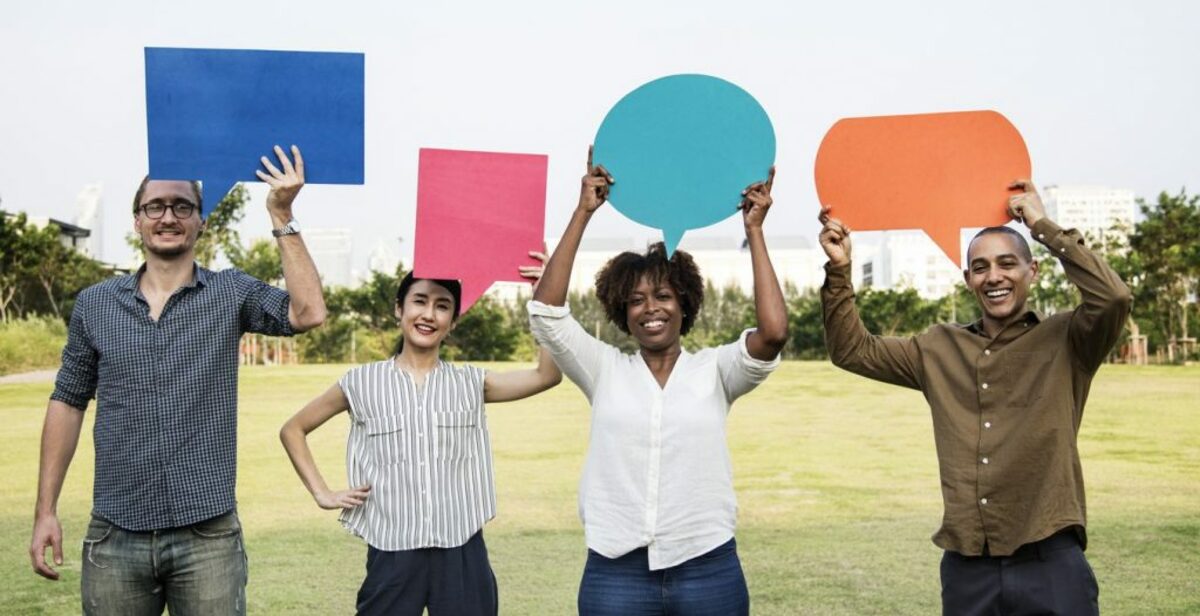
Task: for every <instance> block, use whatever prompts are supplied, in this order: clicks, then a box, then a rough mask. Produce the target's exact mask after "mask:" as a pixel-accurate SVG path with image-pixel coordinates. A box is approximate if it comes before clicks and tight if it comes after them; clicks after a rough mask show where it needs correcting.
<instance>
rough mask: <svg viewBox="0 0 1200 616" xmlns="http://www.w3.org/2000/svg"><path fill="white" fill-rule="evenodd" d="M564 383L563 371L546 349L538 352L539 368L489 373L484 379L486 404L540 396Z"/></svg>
mask: <svg viewBox="0 0 1200 616" xmlns="http://www.w3.org/2000/svg"><path fill="white" fill-rule="evenodd" d="M561 382H562V371H560V370H559V369H558V366H557V365H555V363H554V359H553V358H551V357H550V351H547V350H546V349H545V348H542V349H539V350H538V363H537V366H536V367H534V368H531V369H529V370H511V371H508V372H488V373H487V375H486V376H485V377H484V379H483V399H484V401H485V402H508V401H510V400H520V399H521V398H528V397H529V396H532V395H534V394H540V393H542V392H543V391H546V390H547V389H550V388H551V387H554V386H555V385H558V384H559V383H561Z"/></svg>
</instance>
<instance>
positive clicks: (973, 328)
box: [963, 310, 1042, 337]
mask: <svg viewBox="0 0 1200 616" xmlns="http://www.w3.org/2000/svg"><path fill="white" fill-rule="evenodd" d="M1041 322H1042V315H1041V313H1039V312H1038V311H1036V310H1026V311H1025V314H1023V315H1021V318H1019V319H1017V320H1016V321H1013V322H1012V323H1010V324H1009V325H1008V327H1012V326H1013V325H1016V324H1017V323H1022V324H1024V325H1025V326H1026V327H1028V326H1030V325H1037V324H1038V323H1041ZM1008 327H1006V328H1005V329H1008ZM963 328H964V329H966V330H967V331H969V332H971V333H972V334H976V335H979V336H985V337H986V336H987V333H986V332H985V331H984V329H983V318H982V317H981V318H979V319H978V320H976V321H975V322H974V323H970V324H967V325H964V326H963ZM1002 331H1003V330H1002Z"/></svg>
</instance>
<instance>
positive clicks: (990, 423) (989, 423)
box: [983, 421, 992, 429]
mask: <svg viewBox="0 0 1200 616" xmlns="http://www.w3.org/2000/svg"><path fill="white" fill-rule="evenodd" d="M983 427H984V428H985V429H986V428H991V427H992V422H990V421H985V422H983Z"/></svg>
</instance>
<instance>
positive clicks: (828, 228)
mask: <svg viewBox="0 0 1200 616" xmlns="http://www.w3.org/2000/svg"><path fill="white" fill-rule="evenodd" d="M831 211H833V206H829V205H823V206H821V213H820V214H819V215H818V216H817V220H819V221H821V234H820V236H818V239H819V240H820V242H821V249H822V250H824V251H825V256H827V257H829V263H830V264H831V265H835V266H842V265H849V264H850V227H847V226H846V225H844V224H842V221H840V220H838V219H836V218H833V217H832V216H830V215H829V213H830V212H831Z"/></svg>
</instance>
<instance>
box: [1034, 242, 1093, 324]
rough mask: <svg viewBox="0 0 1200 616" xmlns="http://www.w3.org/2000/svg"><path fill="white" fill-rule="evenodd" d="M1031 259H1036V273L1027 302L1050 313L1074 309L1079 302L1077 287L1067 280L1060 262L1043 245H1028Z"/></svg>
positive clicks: (1045, 312) (1045, 313)
mask: <svg viewBox="0 0 1200 616" xmlns="http://www.w3.org/2000/svg"><path fill="white" fill-rule="evenodd" d="M1030 249H1031V251H1032V252H1033V260H1034V261H1037V264H1038V273H1037V278H1036V279H1034V281H1033V284H1032V285H1030V287H1029V303H1030V305H1031V307H1032V308H1033V309H1034V310H1037V311H1038V312H1040V313H1042V314H1044V315H1051V314H1054V313H1056V312H1061V311H1063V310H1074V309H1075V307H1076V306H1078V305H1079V302H1080V301H1082V300H1081V298H1080V297H1079V289H1077V288H1075V285H1074V284H1072V283H1071V281H1070V280H1067V274H1066V272H1065V271H1064V270H1063V267H1062V263H1060V262H1059V260H1058V257H1056V256H1054V254H1053V253H1051V252H1050V250H1049V249H1047V248H1046V247H1045V246H1043V245H1041V244H1034V245H1033V246H1031V247H1030Z"/></svg>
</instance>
